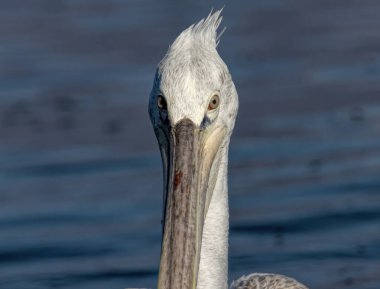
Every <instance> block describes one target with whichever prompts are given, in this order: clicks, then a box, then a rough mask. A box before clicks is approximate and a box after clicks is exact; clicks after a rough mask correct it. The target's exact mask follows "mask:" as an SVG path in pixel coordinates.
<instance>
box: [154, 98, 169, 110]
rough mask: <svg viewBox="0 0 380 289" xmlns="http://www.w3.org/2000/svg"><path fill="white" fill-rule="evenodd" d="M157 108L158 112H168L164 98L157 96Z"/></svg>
mask: <svg viewBox="0 0 380 289" xmlns="http://www.w3.org/2000/svg"><path fill="white" fill-rule="evenodd" d="M157 106H158V108H159V109H160V110H163V111H167V110H168V104H167V103H166V99H165V97H163V96H162V95H158V96H157Z"/></svg>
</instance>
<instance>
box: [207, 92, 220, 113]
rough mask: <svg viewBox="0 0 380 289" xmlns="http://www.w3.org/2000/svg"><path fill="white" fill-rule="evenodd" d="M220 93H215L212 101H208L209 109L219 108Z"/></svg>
mask: <svg viewBox="0 0 380 289" xmlns="http://www.w3.org/2000/svg"><path fill="white" fill-rule="evenodd" d="M219 102H220V101H219V95H217V94H214V95H213V96H212V97H211V99H210V102H209V103H208V110H214V109H217V108H218V106H219Z"/></svg>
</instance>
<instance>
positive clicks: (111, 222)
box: [0, 0, 380, 289]
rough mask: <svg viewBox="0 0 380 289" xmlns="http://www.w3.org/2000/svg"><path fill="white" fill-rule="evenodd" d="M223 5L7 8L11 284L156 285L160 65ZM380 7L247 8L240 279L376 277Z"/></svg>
mask: <svg viewBox="0 0 380 289" xmlns="http://www.w3.org/2000/svg"><path fill="white" fill-rule="evenodd" d="M223 4H224V3H222V2H221V1H203V2H201V1H182V2H180V3H177V2H175V1H169V0H167V1H160V2H159V3H158V2H157V1H156V2H155V1H148V0H144V1H117V0H108V1H100V0H96V1H83V0H82V1H65V2H56V1H54V2H53V1H47V0H46V1H42V0H39V1H33V3H31V2H27V1H24V3H22V4H21V3H20V2H18V3H17V2H15V1H1V3H0V8H1V9H0V140H1V141H0V159H1V162H0V201H1V202H0V206H1V210H0V288H5V289H16V288H23V289H25V288H27V289H29V288H30V289H31V288H38V289H44V288H62V289H63V288H64V289H69V288H84V289H85V288H91V289H95V288H125V287H134V286H136V287H151V288H155V284H156V278H157V270H158V262H159V251H160V233H161V225H160V219H161V201H162V194H161V187H162V184H161V181H162V177H161V163H160V158H159V154H158V150H157V147H156V141H155V138H154V135H153V132H152V129H151V127H150V123H149V119H148V115H147V98H148V94H149V92H150V88H151V85H152V80H153V74H154V70H155V66H156V64H157V62H158V61H159V60H160V59H161V58H162V56H163V55H164V53H165V52H166V49H167V47H168V45H169V44H170V42H171V41H173V39H174V38H175V37H176V35H177V34H178V33H179V32H180V31H181V30H182V29H184V28H185V27H187V26H188V25H189V24H191V23H193V22H194V21H196V20H198V19H200V18H201V17H203V16H204V15H206V14H207V13H208V12H209V9H210V7H212V6H213V7H215V8H218V7H221V6H222V5H223ZM379 11H380V3H378V2H375V1H360V2H359V1H334V2H331V1H318V2H316V1H304V0H302V1H301V0H293V1H291V0H287V1H274V0H272V1H258V0H256V1H242V0H241V1H234V2H233V3H232V2H231V3H228V4H227V5H226V7H225V11H224V16H225V19H224V22H223V24H224V25H226V26H227V27H228V29H227V31H226V33H225V34H224V36H223V38H222V41H221V44H220V45H219V51H220V54H221V55H222V57H223V58H224V60H225V61H226V62H227V64H228V65H229V67H230V70H231V73H232V75H233V78H234V80H235V83H236V86H237V89H238V92H239V97H240V104H241V107H240V111H239V116H238V120H237V123H236V129H235V132H234V135H233V139H232V143H231V152H230V171H229V173H230V174H229V186H230V213H231V236H230V279H232V278H236V277H238V276H240V275H242V274H247V273H249V272H253V271H256V272H276V273H282V274H287V275H290V276H293V277H296V278H297V279H299V280H301V281H302V282H304V283H306V284H308V285H309V286H310V287H311V288H320V289H330V288H331V289H333V288H334V289H336V288H355V289H378V288H380V178H379V172H380V97H379V92H380V81H379V80H380V55H379V45H380V42H379V35H378V27H379V25H380V23H379V22H380V20H379V19H380V18H379V17H378V14H379Z"/></svg>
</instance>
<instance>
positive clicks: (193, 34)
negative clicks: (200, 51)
mask: <svg viewBox="0 0 380 289" xmlns="http://www.w3.org/2000/svg"><path fill="white" fill-rule="evenodd" d="M222 10H223V8H222V9H220V10H216V11H215V12H213V11H212V10H211V12H210V14H209V15H208V16H207V17H206V18H203V19H202V20H201V21H199V22H198V23H195V24H193V25H191V26H190V27H189V28H187V29H186V30H184V31H183V32H182V33H181V34H180V35H179V36H178V37H177V39H176V40H175V41H174V42H173V44H172V45H171V47H170V48H171V49H176V48H184V47H188V46H190V45H201V46H204V47H209V48H216V46H217V45H218V44H219V39H220V37H221V35H222V34H223V32H224V31H225V28H224V29H223V30H222V31H221V32H220V33H219V34H218V33H217V30H218V27H219V25H220V23H221V22H222V19H223V17H222V16H221V13H222Z"/></svg>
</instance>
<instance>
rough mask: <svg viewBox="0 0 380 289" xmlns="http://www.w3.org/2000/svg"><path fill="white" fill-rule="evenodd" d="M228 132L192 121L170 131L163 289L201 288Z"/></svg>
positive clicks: (161, 266)
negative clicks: (208, 223) (208, 222)
mask: <svg viewBox="0 0 380 289" xmlns="http://www.w3.org/2000/svg"><path fill="white" fill-rule="evenodd" d="M225 134H226V129H225V128H213V129H212V131H209V132H207V131H206V129H202V128H199V127H197V126H196V125H195V124H194V123H193V122H192V121H190V120H188V119H184V120H181V121H180V122H179V123H177V124H176V126H175V127H174V128H172V129H171V130H170V133H169V150H168V159H167V160H164V159H163V161H164V163H165V162H166V161H167V164H168V166H167V177H168V179H167V185H166V198H165V199H166V200H165V208H164V216H165V217H164V225H163V238H162V248H161V260H160V272H159V277H158V288H159V289H194V288H196V286H197V277H198V268H199V261H200V253H201V242H202V232H203V224H204V220H205V216H206V213H207V210H208V206H209V204H210V200H211V194H212V191H213V188H214V185H215V179H216V176H214V175H213V176H212V177H211V178H210V171H211V168H212V166H213V164H214V161H215V160H216V159H218V158H216V155H217V152H218V151H219V148H220V147H221V143H222V141H223V139H224V137H225ZM162 157H163V158H164V155H162ZM215 165H216V164H215ZM212 179H213V180H212Z"/></svg>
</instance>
